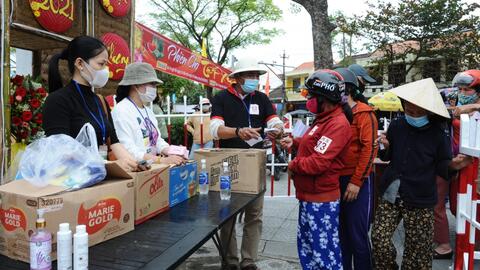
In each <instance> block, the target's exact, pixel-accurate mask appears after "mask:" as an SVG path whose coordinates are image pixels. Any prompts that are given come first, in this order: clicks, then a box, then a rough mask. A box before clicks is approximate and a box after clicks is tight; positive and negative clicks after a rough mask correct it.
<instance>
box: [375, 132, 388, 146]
mask: <svg viewBox="0 0 480 270" xmlns="http://www.w3.org/2000/svg"><path fill="white" fill-rule="evenodd" d="M377 140H378V142H379V143H381V144H383V146H385V148H388V147H389V146H390V142H389V141H388V140H387V135H386V134H385V133H382V134H380V136H379V137H378V139H377Z"/></svg>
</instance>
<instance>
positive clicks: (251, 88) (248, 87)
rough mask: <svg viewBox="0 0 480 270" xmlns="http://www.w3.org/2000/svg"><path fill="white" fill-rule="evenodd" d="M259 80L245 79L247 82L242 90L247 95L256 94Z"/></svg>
mask: <svg viewBox="0 0 480 270" xmlns="http://www.w3.org/2000/svg"><path fill="white" fill-rule="evenodd" d="M258 84H259V80H255V79H245V82H244V83H243V85H242V89H243V91H244V92H245V93H247V94H250V93H253V92H255V90H257V89H258Z"/></svg>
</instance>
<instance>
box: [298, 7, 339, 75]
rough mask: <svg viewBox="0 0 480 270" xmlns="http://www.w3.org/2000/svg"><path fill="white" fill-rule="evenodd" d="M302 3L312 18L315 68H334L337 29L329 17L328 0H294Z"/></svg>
mask: <svg viewBox="0 0 480 270" xmlns="http://www.w3.org/2000/svg"><path fill="white" fill-rule="evenodd" d="M293 1H295V2H297V3H298V4H300V5H302V6H303V7H304V8H305V9H306V10H307V11H308V13H310V17H311V18H312V34H313V53H314V62H315V69H322V68H332V66H333V56H332V36H331V33H332V31H333V30H334V29H335V25H334V24H332V23H331V22H330V20H329V17H328V1H327V0H293Z"/></svg>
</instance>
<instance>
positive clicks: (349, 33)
mask: <svg viewBox="0 0 480 270" xmlns="http://www.w3.org/2000/svg"><path fill="white" fill-rule="evenodd" d="M358 19H359V18H358V17H355V16H354V17H349V16H347V15H345V14H344V13H342V12H341V11H337V12H335V13H334V14H333V15H332V16H331V17H330V21H331V22H332V23H333V24H335V25H336V26H337V28H335V30H333V32H332V43H333V47H334V48H335V49H337V53H338V54H339V55H340V58H341V59H342V61H341V63H340V64H341V65H342V66H348V65H350V64H353V60H352V56H353V55H355V54H357V53H358V52H359V51H360V49H361V46H359V44H358V38H359V37H360V25H359V23H358Z"/></svg>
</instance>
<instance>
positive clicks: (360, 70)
mask: <svg viewBox="0 0 480 270" xmlns="http://www.w3.org/2000/svg"><path fill="white" fill-rule="evenodd" d="M348 69H350V70H351V71H352V72H353V73H355V75H356V76H358V77H362V79H364V80H365V81H367V82H368V83H375V82H376V80H375V79H374V78H372V77H371V76H370V75H368V71H367V70H366V69H365V68H364V67H362V66H360V65H359V64H352V65H350V66H349V67H348Z"/></svg>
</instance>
